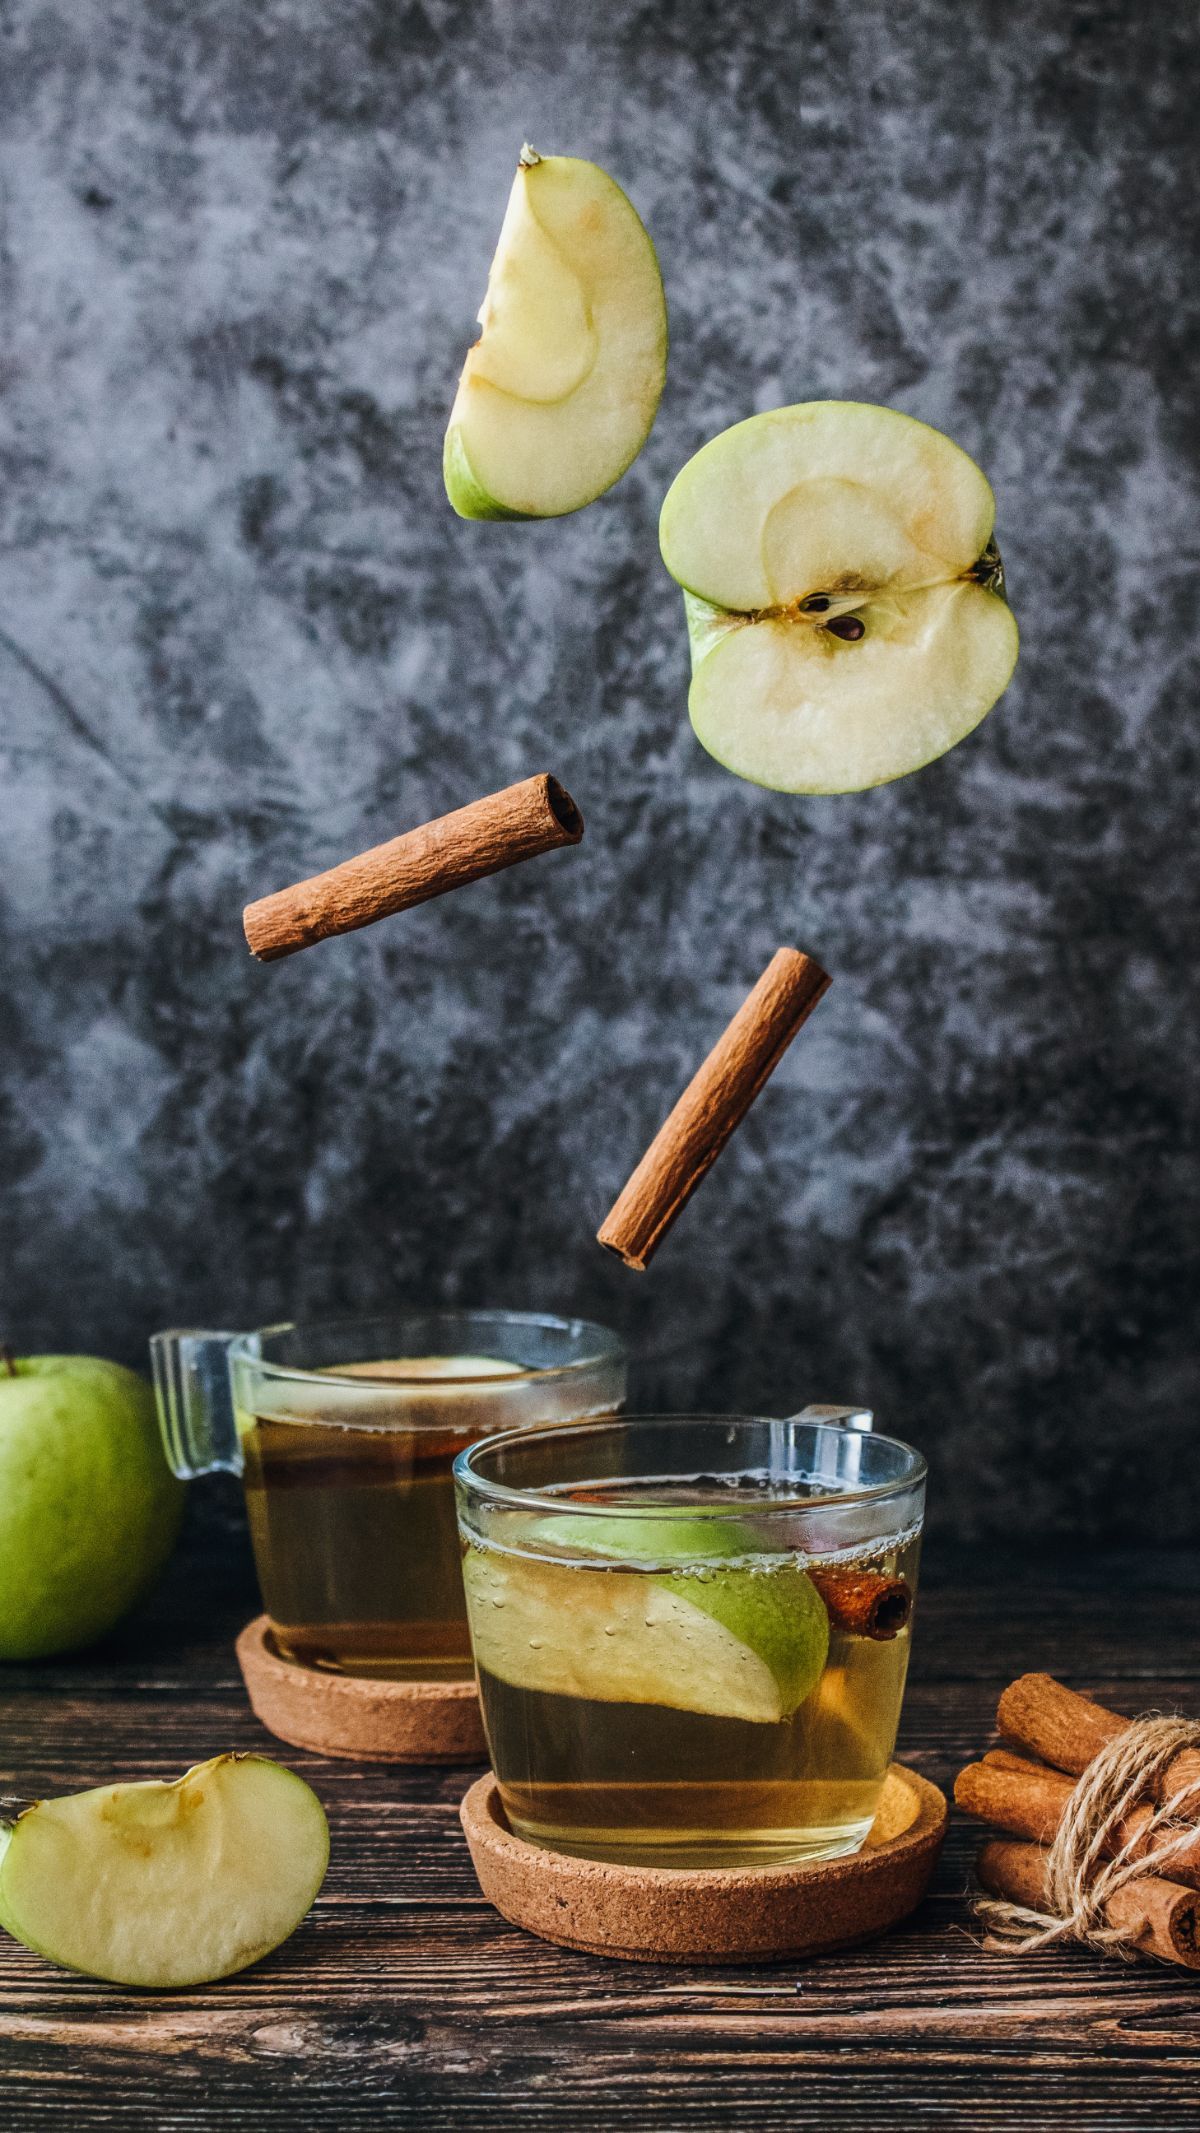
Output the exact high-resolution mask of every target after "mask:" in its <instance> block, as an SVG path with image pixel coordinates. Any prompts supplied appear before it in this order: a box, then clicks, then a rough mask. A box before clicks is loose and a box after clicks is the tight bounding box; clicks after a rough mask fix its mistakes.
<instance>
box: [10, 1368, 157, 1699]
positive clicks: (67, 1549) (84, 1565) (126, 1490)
mask: <svg viewBox="0 0 1200 2133" xmlns="http://www.w3.org/2000/svg"><path fill="white" fill-rule="evenodd" d="M183 1494H184V1492H183V1487H182V1484H181V1483H180V1482H178V1481H177V1480H176V1479H175V1476H174V1475H173V1474H172V1473H171V1470H170V1468H169V1467H168V1465H167V1462H166V1457H165V1455H164V1452H163V1448H162V1443H161V1440H160V1437H159V1431H158V1419H157V1416H156V1413H155V1406H154V1395H153V1393H152V1392H151V1390H150V1387H149V1385H148V1384H147V1383H146V1381H145V1379H144V1378H140V1377H138V1375H137V1374H136V1372H135V1371H132V1370H126V1369H124V1368H123V1367H122V1365H121V1364H120V1363H109V1362H105V1361H102V1360H101V1359H100V1358H98V1357H95V1356H87V1355H35V1356H27V1357H24V1358H17V1359H16V1360H15V1362H14V1364H13V1365H12V1367H11V1368H8V1367H6V1366H5V1365H4V1364H0V1660H21V1659H48V1658H51V1657H53V1656H54V1655H55V1654H56V1653H59V1652H68V1651H77V1650H78V1649H80V1647H81V1646H83V1645H87V1644H92V1643H94V1642H95V1641H96V1639H97V1638H98V1637H102V1636H104V1634H105V1633H106V1631H108V1630H110V1629H111V1628H112V1627H113V1625H114V1624H115V1623H117V1622H119V1621H120V1619H121V1617H122V1615H124V1614H127V1613H128V1611H129V1609H130V1608H131V1607H132V1606H133V1605H134V1604H135V1602H136V1601H137V1600H139V1599H141V1597H142V1595H143V1594H144V1593H145V1592H146V1591H147V1590H148V1589H149V1587H150V1586H151V1585H152V1584H153V1582H154V1580H155V1578H156V1577H157V1576H158V1574H159V1571H160V1570H161V1569H162V1567H163V1564H164V1563H165V1562H166V1560H167V1557H168V1555H169V1554H170V1552H171V1549H172V1547H173V1546H174V1543H175V1538H176V1535H177V1533H178V1531H179V1521H180V1517H181V1515H182V1510H183Z"/></svg>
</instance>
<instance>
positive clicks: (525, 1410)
mask: <svg viewBox="0 0 1200 2133" xmlns="http://www.w3.org/2000/svg"><path fill="white" fill-rule="evenodd" d="M150 1350H151V1357H152V1361H153V1366H154V1385H155V1392H156V1394H157V1398H158V1411H159V1420H160V1423H161V1426H162V1432H163V1439H164V1442H165V1444H166V1449H167V1457H168V1459H169V1461H170V1464H171V1466H172V1467H173V1469H174V1471H175V1472H176V1473H177V1474H179V1475H181V1476H182V1477H184V1478H185V1479H187V1478H191V1477H192V1476H194V1475H197V1474H205V1473H210V1472H212V1471H213V1470H215V1469H218V1468H223V1469H225V1470H226V1471H228V1472H231V1473H235V1474H240V1475H241V1477H242V1481H243V1486H244V1489H245V1494H246V1508H247V1512H248V1515H249V1522H250V1538H251V1542H252V1545H253V1549H254V1560H255V1565H256V1568H257V1571H258V1580H259V1584H260V1586H261V1588H262V1597H263V1605H264V1607H265V1609H266V1612H267V1615H268V1616H269V1618H270V1621H271V1626H272V1630H273V1632H274V1638H275V1642H276V1644H277V1646H278V1649H279V1651H280V1652H281V1653H282V1654H283V1656H284V1657H285V1658H288V1659H292V1660H295V1661H297V1662H298V1663H299V1664H301V1665H304V1666H310V1667H319V1668H325V1669H330V1670H333V1671H335V1672H338V1673H345V1674H358V1675H367V1676H371V1677H374V1678H376V1679H379V1680H387V1681H465V1680H469V1679H470V1677H471V1671H472V1667H471V1647H470V1640H469V1637H468V1632H467V1622H466V1613H465V1608H464V1601H463V1590H462V1577H461V1574H460V1570H459V1546H458V1537H457V1533H456V1530H455V1519H454V1485H453V1481H452V1478H451V1466H452V1463H453V1460H454V1458H455V1455H456V1454H457V1453H458V1452H460V1451H462V1450H463V1448H464V1446H466V1445H469V1444H471V1443H472V1442H474V1441H475V1440H476V1439H477V1438H479V1437H483V1436H486V1435H487V1434H489V1433H490V1432H492V1431H500V1430H503V1431H506V1432H508V1431H514V1430H515V1431H518V1432H519V1431H520V1430H522V1429H525V1428H527V1427H528V1426H529V1425H531V1424H534V1423H551V1422H561V1421H571V1420H575V1419H578V1418H580V1417H584V1416H599V1415H612V1414H614V1413H615V1412H616V1411H617V1410H618V1408H620V1407H621V1406H622V1405H623V1403H624V1398H625V1351H624V1348H623V1346H622V1344H621V1342H620V1341H619V1340H618V1339H617V1337H616V1335H615V1334H612V1333H609V1332H608V1331H607V1330H606V1329H605V1328H604V1327H603V1326H595V1325H590V1324H588V1323H587V1321H586V1320H584V1319H566V1318H551V1317H546V1316H542V1315H540V1314H534V1313H526V1312H517V1311H402V1312H397V1313H393V1314H390V1315H388V1316H386V1317H380V1318H363V1319H340V1320H334V1321H330V1322H327V1323H325V1324H322V1323H320V1322H316V1323H314V1324H312V1325H290V1324H289V1325H279V1326H268V1327H264V1328H263V1329H262V1330H261V1331H259V1332H256V1333H238V1334H233V1333H214V1332H168V1333H157V1334H155V1335H154V1337H153V1339H152V1340H151V1343H150Z"/></svg>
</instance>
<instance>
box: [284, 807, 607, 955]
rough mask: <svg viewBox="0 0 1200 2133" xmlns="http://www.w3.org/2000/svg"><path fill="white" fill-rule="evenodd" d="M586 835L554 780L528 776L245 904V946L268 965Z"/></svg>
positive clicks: (581, 818)
mask: <svg viewBox="0 0 1200 2133" xmlns="http://www.w3.org/2000/svg"><path fill="white" fill-rule="evenodd" d="M582 835H583V816H582V815H581V814H580V812H579V809H578V808H577V807H576V805H575V802H574V800H573V799H572V798H571V795H570V793H569V792H567V791H566V790H565V788H564V787H563V786H561V785H560V784H559V782H558V779H557V778H551V777H547V776H545V775H542V776H540V777H536V778H525V779H524V780H523V781H522V783H521V784H519V785H509V786H506V787H505V789H504V791H503V792H494V793H489V794H488V795H487V797H486V799H483V800H473V801H472V802H471V804H470V806H469V807H459V808H456V809H455V810H454V812H453V814H449V815H439V816H438V817H437V819H436V820H435V821H433V822H425V823H422V825H421V827H420V828H419V829H413V830H408V831H406V832H405V834H404V835H403V836H402V837H393V838H391V840H390V841H389V842H388V843H387V844H377V845H374V846H372V848H371V850H370V851H369V852H360V853H359V854H358V856H357V858H354V859H345V860H343V861H342V864H341V865H340V866H336V867H330V868H329V870H328V872H327V873H325V874H313V875H312V876H311V877H310V878H309V879H308V880H307V881H298V882H296V883H294V884H293V886H292V887H291V888H290V889H279V890H277V891H276V893H275V894H274V895H273V896H263V897H260V898H259V900H258V902H257V903H252V904H247V906H246V909H245V912H244V914H243V918H242V924H243V926H244V928H245V932H246V939H247V941H248V943H249V945H250V949H251V953H252V954H254V955H256V956H257V957H258V960H259V962H260V963H274V962H277V961H278V960H279V958H280V957H281V956H285V955H294V954H295V953H296V950H297V949H298V948H309V947H311V945H312V943H313V942H314V941H323V940H326V939H328V937H329V935H330V934H333V933H354V932H355V931H356V930H357V929H358V928H359V927H360V926H370V925H373V924H374V922H375V920H376V919H377V918H388V917H390V916H391V914H392V912H394V911H407V910H409V909H410V908H411V907H412V906H413V905H414V904H423V903H428V901H429V899H430V897H433V896H444V895H445V894H446V892H447V890H449V889H461V888H463V887H465V885H466V884H467V883H468V882H471V881H480V880H482V878H483V876H484V875H485V874H498V873H500V872H501V870H502V869H503V868H504V867H511V866H516V864H517V863H518V861H519V860H522V859H535V858H536V857H537V856H538V854H539V853H541V852H552V851H554V850H555V849H556V847H557V846H559V845H563V844H578V842H579V840H580V838H581V837H582Z"/></svg>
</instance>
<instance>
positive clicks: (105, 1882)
mask: <svg viewBox="0 0 1200 2133" xmlns="http://www.w3.org/2000/svg"><path fill="white" fill-rule="evenodd" d="M328 1861H329V1829H328V1825H327V1823H326V1821H325V1811H324V1809H323V1808H322V1806H321V1803H320V1801H319V1800H318V1798H317V1796H316V1794H315V1793H314V1792H312V1791H311V1790H310V1788H309V1787H308V1786H307V1785H306V1784H305V1783H304V1780H303V1778H299V1777H297V1776H296V1774H295V1772H294V1771H291V1770H285V1769H284V1768H283V1766H282V1764H280V1763H272V1762H269V1761H267V1759H266V1758H265V1757H264V1756H260V1755H218V1756H215V1757H214V1758H213V1760H212V1761H211V1762H208V1763H197V1764H196V1765H195V1768H194V1769H192V1770H188V1771H185V1772H184V1775H183V1776H182V1777H181V1778H177V1779H176V1780H175V1782H174V1784H171V1785H166V1784H160V1783H158V1782H154V1783H150V1784H137V1785H101V1786H98V1787H97V1788H96V1790H95V1791H94V1792H76V1793H71V1794H69V1795H68V1796H67V1797H66V1798H64V1799H58V1800H39V1801H38V1803H37V1804H36V1806H33V1807H29V1808H26V1810H25V1812H24V1813H23V1814H20V1815H18V1817H17V1819H16V1821H15V1822H11V1823H2V1824H0V1925H2V1926H4V1927H5V1928H6V1929H7V1931H8V1932H9V1933H11V1934H12V1935H13V1937H14V1939H16V1940H19V1941H23V1942H24V1944H25V1946H26V1947H27V1948H32V1949H34V1951H35V1952H36V1953H37V1954H38V1955H45V1956H48V1957H49V1959H50V1961H51V1962H52V1963H62V1964H63V1966H64V1967H65V1968H66V1969H68V1970H82V1971H84V1972H86V1974H87V1975H88V1976H89V1977H99V1978H107V1979H110V1980H111V1981H112V1982H113V1983H114V1984H118V1985H148V1986H158V1987H172V1986H175V1987H178V1986H184V1985H203V1984H207V1983H208V1982H209V1980H210V1979H212V1978H218V1977H228V1976H229V1975H230V1974H231V1972H233V1971H235V1970H244V1969H245V1968H246V1965H247V1964H248V1963H254V1962H257V1961H258V1958H259V1957H260V1956H261V1955H266V1954H267V1953H268V1952H269V1951H270V1949H272V1948H277V1947H278V1946H279V1943H280V1941H283V1940H286V1939H287V1937H288V1935H289V1933H293V1932H294V1931H295V1929H296V1927H297V1926H298V1925H299V1923H300V1921H301V1919H302V1918H303V1917H304V1914H305V1912H306V1911H307V1910H308V1908H309V1906H310V1904H311V1903H312V1901H313V1899H314V1897H315V1896H316V1893H317V1890H318V1889H319V1888H320V1886H321V1883H322V1881H323V1880H324V1878H325V1868H326V1866H327V1864H328Z"/></svg>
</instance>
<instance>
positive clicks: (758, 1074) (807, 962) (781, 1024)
mask: <svg viewBox="0 0 1200 2133" xmlns="http://www.w3.org/2000/svg"><path fill="white" fill-rule="evenodd" d="M830 983H831V980H830V978H829V976H828V974H827V973H826V972H825V971H824V970H822V968H821V966H820V964H819V963H816V962H814V961H813V959H812V957H811V956H807V955H801V954H800V952H799V950H798V949H795V948H779V949H777V950H776V952H775V954H774V955H773V956H772V958H771V960H770V962H769V963H768V965H767V967H766V969H765V970H764V972H763V974H762V976H761V978H760V979H759V980H758V983H757V985H755V987H754V989H753V991H752V992H751V993H750V994H749V995H748V997H747V998H746V999H745V1000H744V1001H743V1003H742V1005H741V1007H739V1009H738V1011H737V1013H736V1015H735V1016H734V1018H733V1020H732V1022H731V1023H730V1024H729V1027H728V1028H727V1029H726V1031H725V1033H724V1035H723V1036H722V1037H719V1038H718V1040H717V1042H716V1044H715V1045H714V1046H713V1049H712V1051H711V1052H710V1053H709V1055H708V1057H707V1059H706V1060H705V1061H704V1064H703V1066H702V1067H701V1068H700V1070H699V1072H698V1073H697V1074H696V1075H695V1076H694V1078H693V1080H692V1081H691V1082H689V1084H688V1086H687V1088H686V1089H685V1090H684V1092H683V1095H682V1096H681V1097H680V1099H679V1101H678V1103H677V1104H676V1106H675V1108H674V1110H673V1111H672V1112H671V1114H670V1116H669V1118H668V1119H667V1120H666V1123H665V1124H664V1125H663V1126H661V1127H660V1128H659V1131H658V1132H657V1133H656V1134H655V1137H654V1139H653V1140H652V1141H651V1143H650V1146H649V1148H648V1149H647V1150H646V1153H645V1155H644V1156H643V1157H642V1160H641V1162H640V1163H639V1164H638V1166H637V1169H636V1170H635V1171H634V1172H633V1175H632V1177H631V1178H630V1179H629V1182H628V1184H627V1185H626V1186H625V1187H624V1189H623V1191H622V1192H621V1193H620V1194H619V1195H618V1197H617V1199H616V1201H615V1203H614V1205H613V1207H612V1209H611V1211H610V1212H609V1214H608V1216H607V1218H606V1219H605V1221H604V1224H603V1226H602V1227H601V1229H600V1231H599V1232H598V1235H599V1241H600V1243H601V1244H602V1245H604V1246H605V1248H606V1250H608V1251H610V1252H615V1253H616V1255H617V1257H618V1258H619V1259H623V1260H624V1262H625V1264H626V1266H628V1267H633V1268H635V1269H636V1270H637V1271H638V1272H639V1273H641V1272H643V1271H644V1270H645V1268H646V1267H647V1266H648V1265H649V1262H650V1260H651V1258H652V1257H653V1255H654V1253H655V1252H656V1251H657V1249H658V1246H659V1245H660V1244H661V1243H662V1240H663V1238H664V1237H665V1236H666V1234H667V1231H668V1230H669V1229H670V1227H671V1225H672V1223H673V1222H674V1221H675V1218H676V1216H677V1215H678V1214H679V1213H680V1212H681V1211H682V1209H683V1208H684V1207H685V1206H686V1205H687V1202H688V1200H689V1199H690V1198H691V1196H692V1194H693V1193H694V1192H695V1190H696V1187H697V1185H698V1184H699V1183H700V1180H701V1179H702V1178H703V1177H704V1176H705V1174H706V1172H707V1171H709V1170H710V1169H711V1168H712V1165H713V1164H714V1163H715V1162H716V1159H717V1157H718V1156H719V1155H720V1153H721V1150H722V1148H723V1147H724V1146H725V1143H726V1141H727V1140H728V1139H729V1136H730V1134H731V1133H733V1132H734V1130H735V1128H736V1127H737V1126H739V1125H740V1124H741V1121H742V1119H743V1118H744V1117H745V1115H746V1113H747V1111H748V1110H749V1109H750V1106H751V1104H752V1103H753V1102H754V1099H755V1097H756V1096H757V1095H758V1092H759V1090H760V1089H761V1088H762V1086H763V1084H764V1082H765V1081H766V1080H767V1079H768V1077H769V1076H770V1075H771V1074H772V1073H773V1072H774V1070H775V1068H776V1067H777V1066H778V1064H779V1062H780V1060H781V1059H782V1057H783V1055H784V1053H785V1051H786V1050H787V1048H788V1045H789V1044H790V1043H791V1041H792V1038H793V1037H794V1036H795V1035H796V1033H797V1031H798V1030H799V1029H800V1028H801V1027H802V1026H803V1024H804V1023H805V1022H806V1021H807V1020H808V1017H809V1015H811V1013H812V1011H813V1009H814V1007H815V1006H816V1004H817V1002H818V1000H819V999H820V998H821V996H822V994H823V993H825V992H826V991H827V990H828V988H829V985H830Z"/></svg>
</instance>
